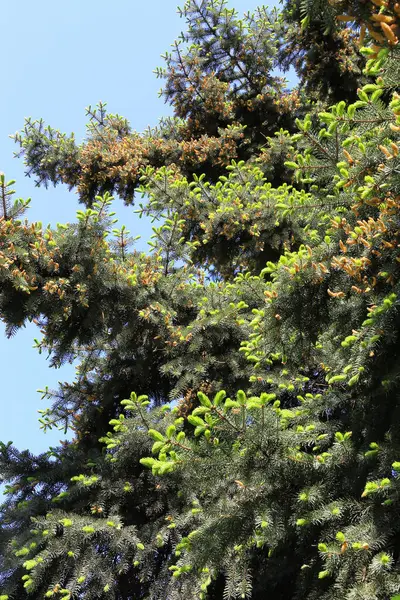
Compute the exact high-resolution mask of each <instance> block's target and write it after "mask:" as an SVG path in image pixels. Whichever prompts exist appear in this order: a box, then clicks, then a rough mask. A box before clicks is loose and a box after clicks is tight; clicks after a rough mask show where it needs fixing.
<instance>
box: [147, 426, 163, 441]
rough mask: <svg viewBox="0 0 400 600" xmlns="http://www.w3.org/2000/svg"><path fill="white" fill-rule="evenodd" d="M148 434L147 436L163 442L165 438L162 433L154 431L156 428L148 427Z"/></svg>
mask: <svg viewBox="0 0 400 600" xmlns="http://www.w3.org/2000/svg"><path fill="white" fill-rule="evenodd" d="M147 433H148V434H149V436H150V437H151V438H153V440H156V441H158V442H164V441H165V438H164V436H163V435H162V433H160V432H159V431H156V429H149V431H148V432H147Z"/></svg>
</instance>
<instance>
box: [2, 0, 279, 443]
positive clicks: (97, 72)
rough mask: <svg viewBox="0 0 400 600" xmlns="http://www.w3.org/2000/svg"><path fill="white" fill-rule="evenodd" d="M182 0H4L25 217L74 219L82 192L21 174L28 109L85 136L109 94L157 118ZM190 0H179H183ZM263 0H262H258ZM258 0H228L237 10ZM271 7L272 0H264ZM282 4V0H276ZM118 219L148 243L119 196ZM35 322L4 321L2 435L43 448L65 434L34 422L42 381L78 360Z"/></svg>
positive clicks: (8, 107) (5, 143) (9, 96)
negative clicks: (9, 328)
mask: <svg viewBox="0 0 400 600" xmlns="http://www.w3.org/2000/svg"><path fill="white" fill-rule="evenodd" d="M178 1H179V0H148V1H147V2H143V1H142V0H114V1H113V2H111V3H110V2H109V1H106V0H96V1H94V0H84V1H82V0H69V2H54V0H40V1H39V2H31V1H30V0H20V1H19V2H6V3H4V5H3V6H2V14H1V18H2V24H3V28H2V35H1V36H0V50H1V55H2V56H3V57H6V58H5V60H4V62H3V67H2V93H1V94H0V112H1V115H2V119H1V122H0V170H1V171H3V172H5V174H6V177H7V180H9V179H16V181H17V183H16V186H15V187H16V190H17V196H18V197H23V198H28V197H31V198H32V206H31V209H30V210H29V213H28V215H27V216H28V218H29V219H30V220H32V221H35V220H38V221H43V222H44V223H45V224H46V223H52V224H55V223H57V222H67V221H72V220H74V219H75V211H76V209H77V207H78V203H77V200H76V196H75V194H74V193H73V192H68V190H67V189H66V188H63V187H60V186H59V187H57V188H49V189H48V190H45V189H44V188H36V187H35V186H34V181H33V180H32V179H29V178H27V177H24V168H23V163H22V160H21V159H14V158H13V152H14V150H15V149H16V146H15V145H14V143H13V141H12V140H11V139H9V137H8V136H9V135H10V134H12V133H15V132H16V131H17V130H19V129H21V128H22V127H23V124H24V118H25V117H28V116H30V117H32V118H40V117H42V118H43V119H44V120H45V121H46V123H48V124H50V125H52V126H53V127H55V128H57V129H60V130H61V131H64V132H67V133H70V132H71V131H74V132H75V135H76V138H77V139H78V140H81V139H83V137H84V135H85V123H86V118H85V107H86V106H88V105H89V104H91V105H92V106H93V105H95V104H96V103H97V102H98V101H100V100H101V101H103V102H107V104H108V109H109V110H110V111H111V112H114V113H116V112H117V113H119V114H121V115H123V116H124V117H126V118H128V119H129V121H130V122H131V124H132V126H133V128H134V129H136V130H138V131H143V130H144V129H145V128H146V127H147V126H148V125H155V124H156V123H157V120H158V118H160V117H162V116H165V115H167V114H170V112H171V111H170V109H169V107H167V106H166V105H165V104H164V102H163V100H162V99H160V98H158V90H159V88H160V87H161V82H160V80H157V79H156V77H155V75H154V74H153V72H152V71H153V69H154V68H155V67H157V66H159V65H161V64H162V59H161V58H160V54H162V53H163V52H164V51H165V50H168V49H169V46H170V44H171V43H172V42H173V40H174V39H175V38H176V37H177V36H178V35H179V33H180V32H181V30H182V29H183V28H184V21H183V20H181V19H180V18H179V16H178V14H177V12H176V5H177V2H178ZM183 1H184V0H182V3H183ZM261 3H262V2H261ZM258 4H260V2H257V1H256V0H231V2H230V6H234V7H235V8H236V9H237V10H238V11H239V12H240V13H243V12H245V11H247V10H252V9H254V8H256V6H257V5H258ZM266 4H267V5H269V6H270V7H272V6H273V5H274V3H273V2H269V3H268V2H267V3H266ZM276 4H277V2H276ZM115 210H116V211H117V216H118V217H119V220H120V224H123V223H124V224H126V225H127V226H128V227H129V228H130V230H131V234H132V235H139V234H142V236H143V239H142V241H141V242H139V243H140V246H141V247H143V248H145V247H146V243H145V242H146V240H147V239H148V238H149V236H150V232H149V228H148V227H147V226H146V228H145V229H143V227H144V226H143V221H138V219H137V218H136V217H135V216H134V213H133V209H132V208H129V209H128V208H126V207H124V206H123V205H122V203H121V202H119V201H116V209H115ZM34 337H38V331H37V330H36V328H35V326H33V325H30V326H27V327H26V328H25V329H23V330H21V331H20V332H19V333H17V335H16V336H15V337H14V338H12V339H11V340H7V339H6V338H5V336H4V328H3V327H2V325H1V323H0V357H1V360H0V376H1V381H2V385H1V392H0V440H2V441H8V440H12V441H13V442H14V443H15V445H16V446H17V447H19V448H20V449H23V448H29V449H30V450H31V451H32V452H35V453H37V452H40V451H43V450H45V449H47V448H48V446H49V445H56V444H57V441H58V440H59V439H60V437H61V434H60V433H59V432H57V431H55V432H50V433H47V434H46V435H44V434H43V433H42V432H41V431H40V429H39V424H38V422H37V418H38V413H37V410H38V409H39V408H44V407H45V406H46V405H45V403H44V402H43V401H41V400H40V397H39V395H38V394H37V392H36V390H37V389H38V388H43V387H45V386H46V385H48V386H49V387H50V388H52V387H53V388H56V387H57V382H58V381H59V380H62V381H64V380H67V381H68V380H71V379H72V378H73V375H74V372H73V368H72V367H71V366H64V367H62V368H61V369H59V370H54V369H49V368H48V364H47V363H46V360H45V357H44V356H40V355H39V354H38V353H37V351H36V350H34V349H33V348H32V344H33V338H34Z"/></svg>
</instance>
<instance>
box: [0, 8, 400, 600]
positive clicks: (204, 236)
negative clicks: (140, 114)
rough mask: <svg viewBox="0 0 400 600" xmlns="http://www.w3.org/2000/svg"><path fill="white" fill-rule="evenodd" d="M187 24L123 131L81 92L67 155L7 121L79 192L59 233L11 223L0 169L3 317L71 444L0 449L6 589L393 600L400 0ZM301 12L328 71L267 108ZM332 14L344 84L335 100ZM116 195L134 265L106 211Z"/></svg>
mask: <svg viewBox="0 0 400 600" xmlns="http://www.w3.org/2000/svg"><path fill="white" fill-rule="evenodd" d="M289 13H290V14H289ZM182 14H183V15H184V16H185V18H186V19H187V24H188V33H187V36H186V37H185V38H184V42H183V43H182V44H181V45H179V44H177V45H175V47H174V52H173V54H171V55H166V64H167V71H166V72H159V74H160V75H162V76H165V77H166V82H167V83H166V88H165V94H166V97H167V99H168V100H169V101H171V102H172V104H173V106H174V108H175V118H174V119H172V120H169V121H166V122H163V123H162V124H161V126H160V127H159V128H157V129H155V130H152V131H150V132H148V133H147V134H146V135H144V136H139V135H138V134H134V133H132V132H131V130H130V127H129V125H128V124H127V122H126V121H125V120H124V119H122V118H121V117H118V116H115V115H107V114H106V113H105V112H104V107H103V106H100V107H99V109H98V110H96V111H91V110H90V126H89V135H88V140H87V141H86V142H85V143H84V144H83V145H82V146H81V147H78V146H76V145H75V142H74V139H73V136H72V137H69V138H68V137H66V136H62V135H61V134H59V133H58V132H56V131H54V130H52V129H44V126H43V124H42V123H41V122H39V123H34V122H29V123H27V125H26V128H25V131H24V133H23V134H22V135H20V136H17V141H19V143H20V145H21V148H22V152H23V154H24V156H25V161H26V164H27V168H28V170H29V171H30V172H32V173H34V174H35V175H36V177H38V178H39V182H41V183H44V184H46V183H48V182H53V183H58V182H59V181H64V182H67V183H69V184H70V185H71V187H77V188H78V191H79V193H80V198H81V200H82V203H83V204H84V205H86V206H85V207H84V208H83V210H80V211H78V214H77V222H76V223H74V224H71V225H66V226H65V225H59V226H57V228H55V229H50V228H47V229H44V228H43V226H42V225H41V224H40V223H30V222H29V221H27V220H23V219H22V217H21V214H22V213H23V211H24V210H25V209H27V208H28V203H26V202H23V201H17V202H16V203H15V204H14V206H13V205H12V202H11V198H12V190H11V189H10V188H11V186H12V185H13V182H9V184H7V183H6V179H5V178H4V176H2V179H1V181H0V184H1V190H2V192H1V193H2V196H1V198H2V209H1V210H2V213H1V219H0V283H1V288H0V315H1V318H2V320H3V321H4V322H5V324H6V327H7V332H8V334H9V335H12V334H13V333H14V331H15V330H16V329H18V327H20V326H21V325H22V324H23V323H24V322H25V321H26V320H32V321H34V322H35V323H37V325H38V326H39V327H40V330H41V333H42V336H43V337H42V339H41V340H39V341H38V342H37V346H38V350H39V351H41V352H43V351H46V352H49V353H50V355H51V357H52V361H53V364H54V365H58V364H61V363H62V361H64V360H71V359H74V360H79V363H80V364H79V367H78V370H77V376H76V379H75V381H74V382H72V383H66V384H64V385H62V386H61V387H60V389H59V390H54V391H52V390H48V389H47V388H45V389H44V390H43V394H44V395H45V396H47V397H49V398H52V400H53V404H52V408H51V409H49V410H47V411H44V412H43V414H42V415H41V418H40V422H41V425H42V427H43V428H44V429H47V428H49V427H57V426H59V427H63V428H66V429H69V430H70V431H71V432H72V433H73V437H72V440H71V441H70V442H65V443H64V444H62V445H61V446H60V447H57V448H51V449H50V450H49V451H48V452H46V453H44V454H42V455H41V456H32V455H31V454H29V452H21V451H19V450H17V449H16V448H14V447H13V446H12V444H11V443H8V444H6V443H4V444H2V446H1V448H0V452H1V457H0V473H1V477H2V479H3V481H5V482H6V483H7V488H6V492H7V494H6V499H5V501H4V503H3V505H2V507H1V509H0V510H1V526H0V571H1V575H0V599H1V600H11V599H14V598H18V599H20V598H22V599H23V598H26V599H27V600H29V598H37V599H40V598H54V600H58V599H64V600H68V599H69V600H72V599H75V598H76V599H77V598H85V599H90V598H93V599H94V598H96V599H104V600H106V599H108V598H110V599H111V598H114V599H116V600H117V599H118V600H128V599H130V600H136V599H140V598H148V599H154V600H156V599H157V600H162V599H165V600H166V599H167V598H168V600H178V599H181V598H199V599H201V600H206V599H215V600H219V599H222V598H224V599H231V598H232V599H234V598H252V599H254V600H259V599H260V600H261V598H265V597H266V595H267V594H268V597H271V598H272V599H273V600H281V599H285V600H286V599H289V598H291V599H293V600H317V599H322V600H343V599H347V600H394V599H397V598H398V597H399V594H400V562H399V561H400V556H399V555H400V529H399V527H400V526H399V519H398V512H399V485H400V483H399V481H400V475H399V474H400V430H399V426H398V422H399V411H400V396H399V393H398V380H399V376H400V375H399V367H398V348H399V324H400V314H399V294H400V288H399V275H400V264H399V263H400V255H399V239H398V238H399V219H398V214H399V208H400V207H399V198H400V189H399V186H400V184H399V178H398V171H399V165H400V151H399V133H400V95H399V93H398V89H397V88H398V81H399V67H398V60H399V50H398V38H397V33H398V29H397V28H398V25H399V23H400V7H399V6H398V5H397V4H396V3H394V2H391V1H390V2H389V1H388V2H386V1H385V0H376V1H375V0H374V2H371V3H368V5H367V4H366V3H364V2H358V1H356V0H354V1H353V0H349V2H342V3H340V4H339V3H338V4H329V5H326V6H325V5H322V4H321V3H320V2H319V1H315V2H314V1H310V2H307V3H299V5H297V3H296V4H295V3H290V2H288V3H287V6H286V8H285V11H284V13H283V15H276V14H275V15H272V16H271V15H269V14H268V13H266V12H265V11H264V10H260V11H258V12H257V13H256V14H255V15H254V16H252V15H248V16H246V17H245V19H244V20H243V21H241V20H239V19H238V18H237V15H236V14H235V13H234V12H233V11H231V10H229V9H228V8H227V7H226V5H225V2H224V1H223V0H214V1H212V2H210V3H206V2H200V1H198V0H190V1H189V2H187V3H186V5H185V7H184V8H183V9H182ZM316 15H317V16H316ZM299 18H301V20H302V23H301V26H302V27H303V34H302V36H301V37H300V41H297V42H296V43H297V44H299V45H300V46H299V47H300V52H301V53H302V54H301V56H303V57H304V56H306V59H305V60H306V63H307V61H308V63H307V64H308V65H310V64H311V63H312V64H313V65H314V66H315V63H313V61H314V59H313V58H312V57H311V58H310V55H309V54H308V55H307V54H306V53H307V51H308V48H307V46H306V44H308V41H307V40H310V39H311V38H310V36H311V37H312V39H314V40H315V43H316V46H317V47H319V44H323V45H324V47H325V51H326V57H327V61H322V63H321V66H320V67H319V70H318V73H319V75H318V77H321V79H322V81H321V82H320V84H318V85H316V84H317V78H316V75H315V73H316V71H314V67H312V68H311V69H310V68H309V66H308V67H307V69H306V70H305V71H304V75H303V77H304V79H303V81H302V87H303V90H304V91H305V93H306V94H308V96H307V95H306V96H302V95H299V94H298V93H297V91H293V92H288V93H287V94H286V93H285V94H284V96H283V99H282V98H281V99H278V100H277V99H276V96H274V94H275V92H276V90H275V89H274V86H276V85H278V82H277V81H276V80H274V79H273V78H272V76H270V75H269V72H270V69H271V68H272V67H273V66H274V65H275V62H274V61H275V56H276V57H277V58H276V60H278V54H279V52H281V50H282V48H284V49H285V47H287V48H289V47H290V45H291V44H293V37H292V36H293V31H294V29H293V28H294V27H295V25H294V24H295V23H296V22H297V21H298V20H299ZM296 20H297V21H296ZM317 21H318V22H317ZM319 22H321V23H324V24H326V28H325V29H326V31H325V32H324V31H322V33H321V32H320V34H319V35H320V36H321V37H320V38H314V33H312V32H314V31H316V28H317V27H319V24H318V23H319ZM343 23H346V25H349V26H350V28H351V29H350V30H349V32H350V33H349V34H348V35H350V36H351V38H352V40H353V42H354V54H352V55H351V56H352V59H351V60H353V59H354V61H356V63H357V65H358V67H359V68H360V73H359V74H358V73H357V72H356V74H355V75H354V77H355V78H356V79H357V85H358V86H359V87H358V89H357V88H356V87H355V85H356V83H355V81H352V82H351V85H350V84H349V85H348V86H347V85H346V86H343V90H342V91H343V96H341V97H340V96H337V95H338V94H340V86H337V85H336V81H334V80H333V79H332V66H333V67H334V69H337V71H340V70H341V68H342V67H341V65H335V61H336V60H339V61H340V60H341V59H340V57H337V56H331V55H330V50H329V48H330V44H331V43H332V40H335V39H343V37H342V36H343V31H344V30H343V28H342V27H343ZM308 27H310V30H309V31H308V32H307V28H308ZM314 28H315V29H314ZM351 31H353V32H354V33H351ZM346 35H347V34H346ZM285 36H286V37H285ZM323 36H328V37H327V38H326V39H325V38H324V37H323ZM329 36H330V38H329ZM356 37H357V38H361V39H359V41H358V42H357V43H358V46H357V48H356V46H355V44H356ZM185 44H186V45H185ZM285 44H287V46H285ZM301 44H304V47H301ZM292 47H293V46H292ZM266 51H268V54H266ZM291 51H292V50H291ZM351 52H353V50H351ZM287 56H289V54H288V55H287ZM362 57H364V59H363V60H364V63H363V64H362V63H361V58H362ZM302 60H303V59H302ZM310 61H311V62H310ZM354 64H355V63H354ZM325 68H326V71H324V69H325ZM307 77H309V79H307ZM358 78H359V79H358ZM347 81H349V80H347ZM353 84H354V85H353ZM265 87H267V90H264V88H265ZM355 89H357V92H356V93H357V99H355V98H354V97H353V96H354V91H355ZM324 90H330V91H329V94H330V96H329V98H328V100H325V101H326V104H325V105H324V106H323V102H324V98H323V94H324ZM264 92H265V93H264ZM260 96H261V97H260ZM333 99H334V100H335V101H336V102H335V103H334V104H333V105H332V104H331V102H332V100H333ZM292 102H294V105H295V107H296V110H294V111H293V110H292V108H293V105H292V104H291V103H292ZM288 107H292V108H290V109H289V108H288ZM296 111H298V112H297V113H296ZM297 117H301V118H297ZM274 128H275V129H276V130H275V131H274ZM295 129H296V131H294V130H295ZM264 136H265V137H267V138H268V140H267V145H266V146H265V144H264V142H263V141H262V140H263V139H264V140H265V137H264ZM231 142H232V145H230V144H231ZM199 145H200V146H201V152H202V153H204V154H202V156H203V158H204V160H202V159H201V160H198V159H196V161H193V162H192V163H190V161H188V160H187V159H186V158H184V152H186V151H187V149H188V148H189V149H190V152H194V154H195V155H196V152H195V150H194V149H197V151H200V150H199V148H200V146H199ZM262 146H264V147H262ZM230 148H231V149H232V152H233V154H230V152H231V150H230ZM222 151H223V152H226V154H224V156H223V157H222V156H221V154H220V152H222ZM117 155H118V160H117ZM144 157H145V159H144ZM217 157H219V158H218V160H220V162H218V160H217ZM232 159H233V160H232ZM199 164H200V167H201V168H199ZM223 167H224V168H223ZM201 170H204V173H203V174H200V172H201ZM289 173H291V174H292V181H291V183H290V184H289V183H288V177H289ZM134 190H137V193H139V194H140V193H141V194H143V196H145V198H146V199H145V200H144V201H143V204H142V205H140V206H139V210H140V212H143V213H146V214H149V215H151V216H152V217H153V218H155V219H156V220H158V222H159V223H160V226H159V227H156V228H155V229H154V236H153V239H152V243H151V251H150V253H149V254H148V255H146V254H143V253H138V252H136V251H135V250H134V249H132V246H131V244H132V239H131V238H130V237H129V232H127V231H126V229H125V228H124V227H121V228H120V229H117V228H115V223H113V214H112V200H113V198H112V196H111V195H110V194H111V193H118V194H120V195H121V196H123V197H124V198H125V200H126V201H128V202H131V201H132V194H133V191H134ZM27 214H28V216H29V212H28V213H27Z"/></svg>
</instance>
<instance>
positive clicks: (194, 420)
mask: <svg viewBox="0 0 400 600" xmlns="http://www.w3.org/2000/svg"><path fill="white" fill-rule="evenodd" d="M188 421H189V423H190V424H191V425H193V427H198V426H200V427H204V426H205V422H204V421H203V419H200V417H195V416H193V415H189V416H188Z"/></svg>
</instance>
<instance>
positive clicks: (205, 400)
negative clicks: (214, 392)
mask: <svg viewBox="0 0 400 600" xmlns="http://www.w3.org/2000/svg"><path fill="white" fill-rule="evenodd" d="M197 397H198V399H199V401H200V404H201V405H202V406H205V407H206V408H211V406H212V404H211V402H210V399H209V398H208V396H206V395H205V394H203V392H197Z"/></svg>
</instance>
